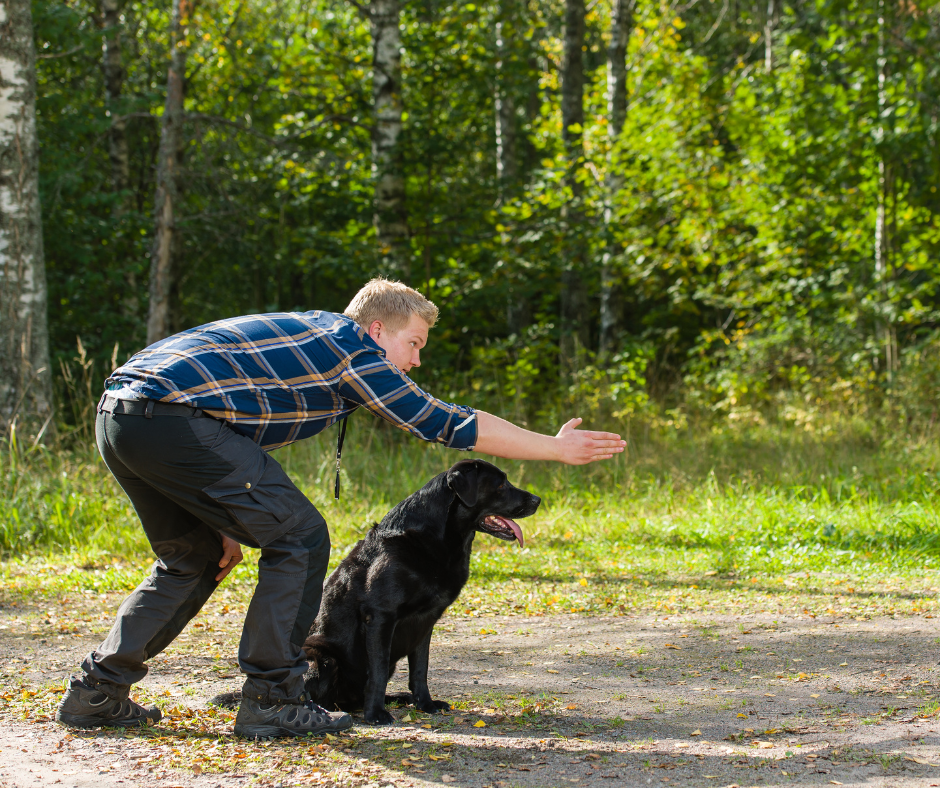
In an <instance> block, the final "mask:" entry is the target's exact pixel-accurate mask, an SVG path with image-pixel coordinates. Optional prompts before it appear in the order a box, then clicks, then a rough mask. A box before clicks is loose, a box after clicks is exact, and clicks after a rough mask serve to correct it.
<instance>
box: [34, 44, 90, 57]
mask: <svg viewBox="0 0 940 788" xmlns="http://www.w3.org/2000/svg"><path fill="white" fill-rule="evenodd" d="M84 48H85V45H84V44H79V45H78V46H74V47H72V48H71V49H68V50H66V51H65V52H56V53H55V54H54V55H36V60H55V59H56V58H57V57H68V56H69V55H74V54H75V53H76V52H80V51H81V50H82V49H84Z"/></svg>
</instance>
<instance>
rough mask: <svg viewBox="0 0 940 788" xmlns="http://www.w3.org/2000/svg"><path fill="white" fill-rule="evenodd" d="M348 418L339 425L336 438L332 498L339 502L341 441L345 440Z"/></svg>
mask: <svg viewBox="0 0 940 788" xmlns="http://www.w3.org/2000/svg"><path fill="white" fill-rule="evenodd" d="M348 418H349V417H348V416H347V417H346V418H345V419H343V421H342V423H341V424H340V425H339V434H338V435H337V436H336V486H335V487H334V488H333V497H334V498H335V499H336V500H337V501H338V500H339V466H340V462H341V461H342V457H343V441H344V440H346V422H347V420H348Z"/></svg>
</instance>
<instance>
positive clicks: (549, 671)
mask: <svg viewBox="0 0 940 788" xmlns="http://www.w3.org/2000/svg"><path fill="white" fill-rule="evenodd" d="M545 672H546V673H557V672H558V671H557V670H553V669H552V668H548V669H547V670H546V671H545Z"/></svg>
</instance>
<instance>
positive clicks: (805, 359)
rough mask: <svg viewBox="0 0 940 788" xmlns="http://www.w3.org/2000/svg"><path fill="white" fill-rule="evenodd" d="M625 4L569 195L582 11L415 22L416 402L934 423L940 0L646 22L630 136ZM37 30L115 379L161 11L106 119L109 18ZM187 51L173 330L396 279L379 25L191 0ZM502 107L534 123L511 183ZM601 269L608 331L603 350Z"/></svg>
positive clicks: (691, 10) (432, 0)
mask: <svg viewBox="0 0 940 788" xmlns="http://www.w3.org/2000/svg"><path fill="white" fill-rule="evenodd" d="M610 5H611V4H610V3H609V2H608V1H607V0H604V1H603V2H599V3H594V4H590V7H589V11H588V15H587V19H586V25H587V34H586V40H585V76H586V94H585V122H584V124H583V127H582V129H581V133H582V134H583V139H584V157H583V159H582V160H581V161H580V162H577V163H576V165H577V166H576V172H575V178H576V180H577V181H578V182H579V183H580V191H579V193H578V194H574V193H573V191H572V189H571V185H570V181H568V180H566V175H567V172H568V166H569V164H568V162H567V161H566V160H565V157H564V149H563V144H562V137H561V114H560V106H559V101H560V94H559V89H560V78H561V77H560V64H561V52H562V39H561V36H562V34H563V30H562V18H563V14H562V10H563V8H562V4H561V3H559V2H555V0H551V1H550V0H501V1H500V2H496V0H492V2H484V3H475V4H462V3H454V2H447V0H413V1H412V2H408V3H405V4H404V6H403V13H402V42H403V84H402V100H403V104H404V108H405V123H404V131H403V135H402V143H401V155H402V166H403V171H404V174H405V178H406V185H407V213H408V225H409V230H410V242H411V251H412V258H411V270H410V274H409V277H408V278H409V281H410V283H411V284H413V285H415V286H418V287H421V288H422V289H423V290H424V291H425V292H426V294H427V295H429V296H430V297H431V298H432V299H433V300H435V301H437V302H438V303H439V304H440V305H441V306H442V307H443V315H442V319H441V322H440V324H439V326H438V327H437V328H436V329H435V332H434V335H433V342H432V344H431V346H430V348H429V350H428V353H427V363H426V364H425V366H424V367H423V369H422V371H421V374H422V375H423V378H422V381H421V382H422V384H423V385H426V386H427V387H428V388H430V389H431V390H433V391H435V393H440V394H441V395H443V396H449V397H452V398H455V399H464V400H469V401H471V403H472V404H489V403H492V405H490V406H493V407H501V408H503V409H504V410H505V412H506V413H507V414H509V415H514V416H515V417H516V418H519V419H523V420H528V421H532V422H543V421H548V420H552V419H554V420H557V419H558V418H560V416H561V415H564V413H567V412H568V411H569V409H570V407H571V405H572V403H586V405H587V407H588V408H589V410H590V411H591V412H592V413H594V414H596V415H597V416H598V417H599V418H612V417H613V414H620V415H621V417H622V418H626V417H627V416H631V417H633V416H635V415H636V414H638V413H640V412H645V414H646V415H645V417H647V418H663V417H662V415H661V414H660V415H659V416H657V415H656V414H657V413H660V412H665V411H667V410H671V411H674V412H676V413H678V411H676V408H679V409H680V410H681V411H682V413H683V414H684V416H683V417H685V416H688V415H692V416H694V417H695V418H699V417H700V416H701V415H702V414H709V415H710V417H712V418H716V417H717V418H719V419H723V420H725V419H726V420H730V421H731V422H732V423H760V422H761V421H763V420H766V419H768V418H770V419H773V418H778V417H780V418H783V419H785V420H789V421H793V422H798V423H801V424H805V423H809V422H811V421H813V420H814V419H816V418H817V417H818V414H819V413H821V412H822V411H824V410H826V409H827V408H828V409H845V408H846V407H848V408H850V409H851V410H853V411H854V412H857V413H862V412H865V413H867V414H869V415H871V414H876V413H883V412H884V408H888V409H889V410H891V411H892V412H893V413H895V414H897V413H901V412H903V414H902V415H905V416H908V417H916V418H926V419H928V420H929V419H931V418H933V417H932V416H930V415H929V413H928V411H929V410H930V408H929V407H928V406H927V405H925V404H921V405H914V404H913V403H912V401H911V400H910V397H911V396H913V393H914V391H915V389H916V390H919V391H922V392H924V393H925V395H926V396H927V397H928V400H929V399H930V396H929V394H927V393H926V389H924V386H923V382H924V381H926V380H928V379H932V378H931V376H932V375H933V372H931V369H932V368H931V366H930V365H931V363H932V362H931V360H930V357H929V354H927V353H925V352H923V349H924V348H926V347H928V346H931V343H934V342H935V339H934V335H933V333H932V332H933V331H934V330H935V326H936V325H937V320H938V316H940V312H938V306H940V303H938V296H940V294H938V290H937V284H938V282H940V269H938V266H937V260H938V259H940V221H938V212H940V195H938V194H937V183H938V174H940V158H938V154H937V151H938V149H940V146H938V145H937V133H938V126H937V123H936V117H937V110H938V101H940V67H938V65H937V61H936V58H934V57H933V53H934V52H935V51H937V49H938V45H940V22H938V8H937V6H936V3H935V2H932V0H925V2H923V3H919V4H915V5H911V6H903V7H902V6H896V5H890V4H889V5H890V7H889V8H888V11H887V12H886V13H887V16H886V17H885V22H884V24H883V25H882V26H881V27H879V22H878V13H877V7H876V5H872V4H869V5H863V6H855V5H852V4H847V3H845V2H843V0H821V2H818V3H816V4H805V3H795V2H791V3H783V4H778V6H779V7H778V8H777V12H776V16H775V17H774V18H773V19H771V20H767V19H766V18H765V17H766V10H765V9H764V8H763V7H758V6H755V7H754V8H751V7H747V8H745V7H742V6H735V10H734V11H729V9H728V7H727V6H723V5H722V4H718V3H712V4H706V3H698V4H692V5H690V6H688V7H687V8H685V9H684V10H683V11H682V12H681V14H682V15H681V17H677V16H675V14H674V12H672V11H669V12H668V13H667V11H668V9H666V7H665V6H661V5H659V4H655V3H649V2H645V0H643V1H642V2H638V3H637V4H636V8H635V17H634V28H633V31H632V34H631V36H630V42H629V52H628V61H629V62H628V66H629V70H628V95H629V100H628V104H629V106H628V112H627V120H626V125H625V128H624V130H623V133H622V134H621V136H620V138H619V139H618V140H615V141H613V142H612V141H611V140H610V139H609V137H608V118H607V112H608V108H607V97H606V85H607V77H606V46H607V42H608V37H609V26H610V18H609V16H610V12H611V7H610ZM34 10H35V14H34V15H35V24H36V36H37V48H38V51H39V53H40V55H41V57H42V59H41V60H40V61H39V67H38V70H39V104H38V111H39V125H40V128H39V131H40V137H41V141H42V196H43V211H44V225H45V236H46V251H47V258H48V267H49V274H50V276H49V280H50V298H51V323H52V336H53V351H54V355H55V356H56V357H58V358H59V359H61V360H65V359H67V358H70V357H71V355H72V348H73V347H74V343H75V337H76V335H79V336H81V338H82V341H83V342H84V343H85V346H86V348H87V349H88V352H89V357H90V358H92V359H95V360H96V362H97V363H98V365H99V369H100V370H102V371H103V368H104V366H106V365H107V363H108V360H109V359H110V357H111V356H112V353H113V349H114V346H115V344H116V343H117V344H118V345H119V352H118V353H117V355H116V358H117V359H118V361H121V360H123V359H124V358H125V357H126V356H127V355H128V354H130V353H132V352H134V351H135V350H137V349H139V348H140V347H141V345H142V344H143V342H144V323H145V316H146V307H147V278H148V270H149V261H148V259H147V258H148V254H149V247H150V240H151V239H150V234H151V232H152V219H151V214H152V210H153V208H152V205H153V192H154V173H153V170H154V161H155V155H156V149H157V144H158V137H159V117H160V115H161V113H162V107H163V101H164V96H163V91H164V84H165V71H166V63H167V51H166V50H167V40H168V20H167V8H166V7H165V5H164V4H160V3H153V2H151V0H126V2H125V3H124V5H123V9H122V10H123V16H122V23H121V31H120V32H121V33H122V37H123V38H122V40H123V57H124V65H125V71H126V75H125V80H124V86H123V94H122V98H121V99H120V101H119V102H118V104H116V105H114V106H110V107H109V106H108V105H107V103H106V100H105V93H104V85H103V78H102V69H101V62H100V60H101V44H102V36H103V35H104V34H105V32H106V31H104V30H103V29H102V26H101V20H100V13H99V10H98V7H97V5H96V4H95V3H94V2H92V0H67V2H61V0H35V3H34ZM735 14H736V16H735ZM497 21H500V22H501V24H502V25H503V30H504V32H505V35H504V38H505V41H506V42H507V43H506V45H505V47H504V49H503V50H502V52H501V53H498V52H497V47H496V40H495V27H496V22H497ZM768 25H769V27H768ZM768 29H769V30H770V34H771V36H772V39H771V44H772V46H771V47H770V50H769V53H770V54H769V63H768V48H767V46H766V43H767V41H766V36H767V31H768ZM188 30H189V36H188V38H187V40H186V42H185V46H186V47H187V48H188V51H189V65H188V72H187V84H186V111H187V112H188V113H189V120H188V121H187V124H186V140H187V143H186V146H185V149H184V150H183V151H181V152H180V153H181V162H182V178H181V202H180V205H179V206H178V212H179V219H178V228H177V229H178V230H179V233H178V238H179V243H178V245H177V248H176V249H175V250H174V255H175V259H176V270H177V287H176V292H175V294H174V297H173V299H174V303H173V310H172V312H173V324H174V327H175V328H176V329H182V328H186V327H189V326H192V325H197V324H200V323H203V322H206V321H209V320H213V319H218V318H222V317H225V316H229V315H233V314H237V313H244V312H252V311H268V310H280V309H308V308H325V309H332V310H340V309H342V308H343V306H344V305H345V304H346V303H347V300H348V299H349V297H350V296H351V295H352V294H353V293H354V292H355V290H356V289H357V288H358V287H359V286H360V285H361V283H362V282H363V281H364V280H365V279H367V278H369V277H371V276H373V275H375V274H376V273H387V272H384V271H382V269H381V263H380V256H379V255H378V254H377V253H376V250H375V236H374V230H373V227H372V208H371V202H372V189H373V186H372V172H371V150H370V146H371V139H370V135H371V123H372V116H371V113H372V109H371V88H370V72H371V57H372V54H371V41H370V36H369V26H368V23H367V20H366V19H365V18H364V17H363V16H362V14H360V13H359V12H358V11H357V10H356V8H355V7H354V6H353V5H352V4H348V3H340V2H337V1H336V0H310V1H309V2H301V0H279V2H278V3H276V4H275V5H273V6H272V5H271V4H270V3H261V2H258V0H202V2H199V3H196V4H194V11H193V14H192V17H191V19H190V24H189V27H188ZM879 31H880V32H879ZM879 41H882V42H883V43H882V45H881V46H882V48H883V51H881V52H879V49H878V47H879ZM768 65H769V66H770V67H768ZM497 84H499V85H500V89H501V90H502V91H503V92H504V94H505V95H506V96H508V97H509V98H510V99H511V101H512V105H513V106H514V108H515V117H514V128H513V131H514V132H515V147H514V148H513V159H514V162H515V166H514V171H515V174H514V176H513V177H512V179H511V180H510V181H508V182H504V183H499V182H497V177H496V161H495V154H496V149H495V133H496V131H495V118H494V115H495V110H494V96H495V94H496V89H497ZM109 113H111V114H110V115H109ZM114 113H121V114H122V115H124V116H126V118H127V124H128V125H127V130H128V131H127V133H128V143H129V148H130V154H131V177H130V186H129V188H128V190H127V192H126V193H116V192H115V191H114V189H113V188H112V179H111V171H110V164H109V160H108V150H107V148H108V146H107V139H108V129H109V127H110V124H111V120H112V117H113V115H114ZM116 206H122V209H121V210H116ZM879 211H883V213H884V216H885V222H884V234H885V238H886V240H885V246H884V266H883V270H876V266H875V252H874V248H875V240H874V239H875V224H876V219H877V216H878V215H879ZM572 217H574V218H575V219H576V221H575V220H573V218H572ZM607 217H610V221H608V220H607ZM575 242H577V244H579V245H580V247H581V248H585V249H587V250H588V254H587V262H586V263H585V264H584V265H583V266H582V267H581V269H580V273H581V275H582V278H583V281H584V286H585V289H586V292H587V302H586V306H585V313H584V315H583V316H582V319H583V322H584V323H585V325H587V326H588V327H589V331H588V334H589V341H588V343H587V346H583V345H582V346H579V348H578V350H577V353H578V357H577V358H575V359H561V358H560V357H559V354H560V347H561V346H562V343H561V342H560V337H561V335H562V334H563V333H565V332H567V331H570V326H565V325H562V324H561V322H560V319H559V309H560V307H559V304H560V297H561V274H562V271H563V270H564V269H565V268H566V266H568V265H570V262H571V259H570V257H571V254H570V250H571V248H572V244H573V243H575ZM604 259H608V260H609V261H610V266H611V273H612V274H613V278H614V281H615V284H616V293H617V296H616V298H615V299H614V300H613V310H612V315H613V317H614V318H615V323H616V329H617V332H616V333H617V335H616V341H615V343H614V348H613V352H608V353H606V354H605V357H604V358H601V357H599V356H598V335H599V319H600V315H599V308H600V297H599V296H600V288H601V277H600V269H601V261H602V260H604ZM895 345H896V346H897V347H898V348H899V352H897V353H896V352H895V351H894V348H895ZM641 360H642V361H641ZM572 362H573V363H572ZM924 365H926V366H925V367H924V368H923V369H921V367H922V366H924ZM572 369H578V370H580V371H579V372H578V373H577V374H576V375H574V376H573V377H572V376H571V375H570V374H569V373H570V370H572ZM915 380H920V381H921V383H920V384H916V383H914V382H913V381H915ZM918 386H920V388H918ZM63 396H64V391H63ZM647 397H648V398H650V400H651V401H652V403H654V405H649V404H648V403H647V400H646V399H645V398H647ZM481 398H482V399H481ZM902 399H903V400H904V403H902V402H901V400H902ZM814 414H816V415H814ZM669 418H671V417H669ZM680 420H681V419H680Z"/></svg>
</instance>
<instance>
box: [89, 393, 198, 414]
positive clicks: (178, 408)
mask: <svg viewBox="0 0 940 788" xmlns="http://www.w3.org/2000/svg"><path fill="white" fill-rule="evenodd" d="M98 412H99V413H110V414H111V415H112V416H118V415H124V416H143V417H144V418H145V419H152V418H153V417H154V416H202V415H203V413H202V411H201V410H200V409H199V408H192V407H190V406H189V405H174V404H172V403H170V402H157V401H156V400H153V399H118V398H117V397H113V396H111V395H110V394H108V393H107V392H105V394H104V396H103V397H102V398H101V402H99V403H98Z"/></svg>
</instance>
